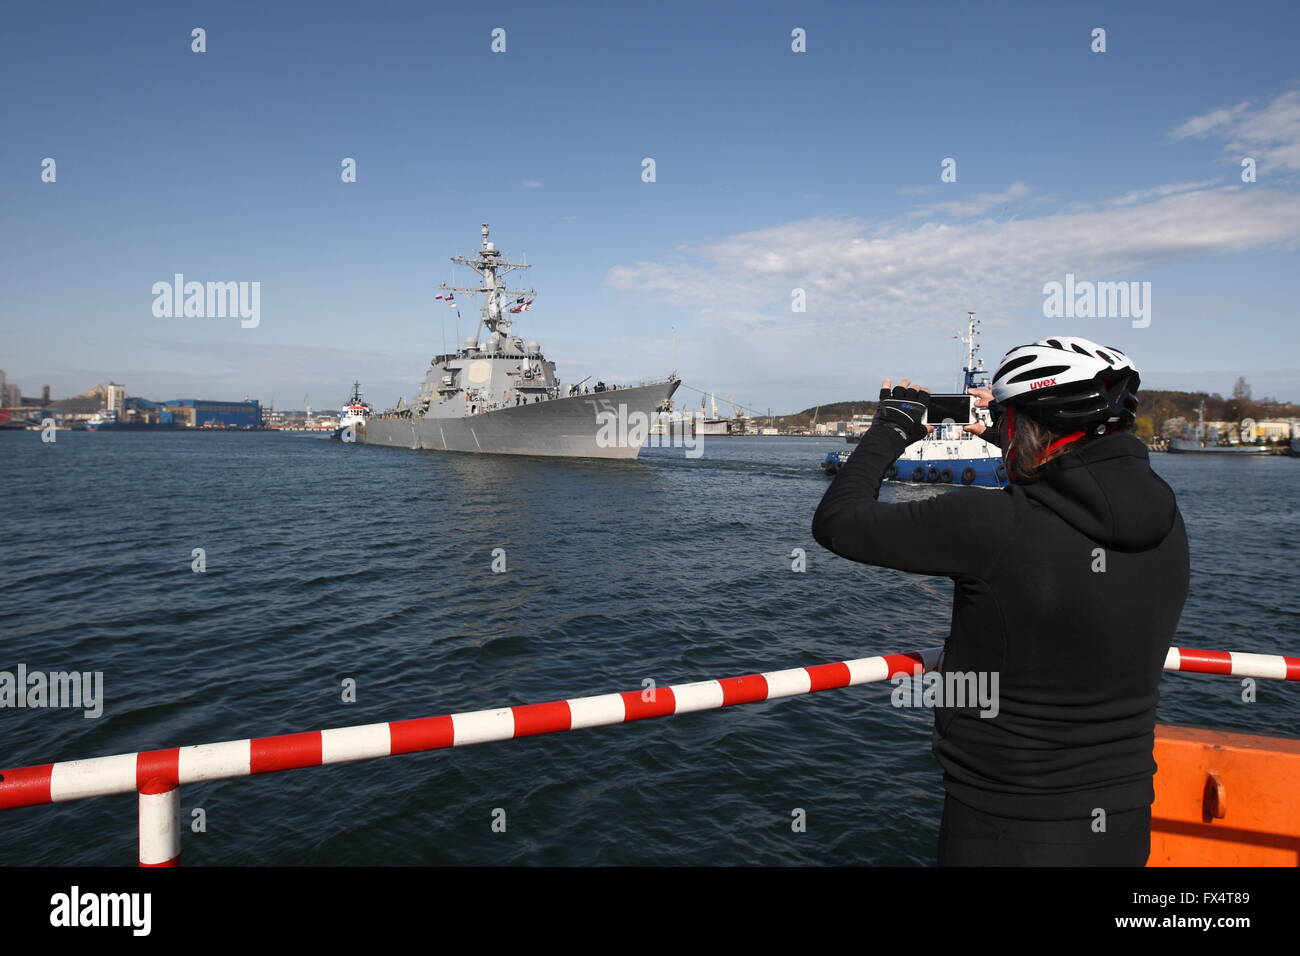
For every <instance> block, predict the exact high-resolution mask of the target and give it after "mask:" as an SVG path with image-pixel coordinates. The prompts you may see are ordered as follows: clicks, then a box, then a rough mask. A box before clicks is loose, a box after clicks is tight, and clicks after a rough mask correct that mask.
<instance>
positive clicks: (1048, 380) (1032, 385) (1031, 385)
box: [1029, 378, 1056, 392]
mask: <svg viewBox="0 0 1300 956" xmlns="http://www.w3.org/2000/svg"><path fill="white" fill-rule="evenodd" d="M1055 384H1056V379H1054V378H1045V379H1043V380H1042V381H1041V382H1030V383H1029V390H1030V391H1031V392H1032V391H1033V390H1034V389H1036V388H1047V386H1049V385H1055Z"/></svg>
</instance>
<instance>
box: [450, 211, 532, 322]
mask: <svg viewBox="0 0 1300 956" xmlns="http://www.w3.org/2000/svg"><path fill="white" fill-rule="evenodd" d="M481 232H482V235H483V243H482V245H480V246H479V251H478V255H477V256H474V257H473V258H470V257H468V256H452V257H451V261H452V262H458V263H460V264H461V265H464V266H469V267H470V268H471V269H473V270H474V271H475V272H477V273H478V274H479V275H480V276H482V277H483V284H482V285H480V286H478V287H471V286H459V285H447V283H445V282H444V283H442V285H441V288H442V289H444V290H446V291H448V292H478V293H482V295H483V305H482V307H481V308H480V309H479V312H480V314H481V316H482V322H483V324H484V325H485V326H487V330H488V334H489V335H493V336H497V337H499V338H504V337H505V336H507V335H509V334H510V318H509V317H508V316H507V315H506V314H505V313H503V312H502V311H501V297H502V296H503V295H514V296H524V297H527V298H529V299H531V298H533V297H535V296H536V295H537V292H536V291H535V290H533V289H507V288H506V284H505V280H504V279H503V278H502V276H504V275H505V274H506V273H507V272H513V271H514V270H515V269H527V268H529V266H528V264H527V263H524V262H507V261H506V260H505V259H504V258H502V256H501V252H500V250H499V249H497V247H496V243H493V242H490V241H488V224H487V223H486V222H485V223H483V228H482V230H481Z"/></svg>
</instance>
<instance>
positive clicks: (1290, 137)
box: [1173, 90, 1300, 173]
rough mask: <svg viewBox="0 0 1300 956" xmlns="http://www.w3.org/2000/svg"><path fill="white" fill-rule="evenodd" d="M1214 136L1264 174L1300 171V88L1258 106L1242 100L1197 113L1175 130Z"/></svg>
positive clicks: (1182, 136) (1183, 135) (1185, 134)
mask: <svg viewBox="0 0 1300 956" xmlns="http://www.w3.org/2000/svg"><path fill="white" fill-rule="evenodd" d="M1210 135H1214V136H1217V137H1219V138H1220V139H1222V140H1224V147H1223V148H1224V151H1225V152H1229V153H1232V154H1234V155H1236V156H1242V157H1244V156H1250V157H1252V158H1254V159H1255V160H1256V161H1257V162H1258V163H1259V167H1260V172H1261V173H1266V172H1268V171H1269V170H1270V169H1276V170H1292V171H1300V90H1291V91H1289V92H1287V93H1283V94H1281V95H1279V96H1277V97H1275V98H1274V99H1273V100H1272V102H1270V103H1267V104H1266V105H1264V106H1261V107H1258V108H1251V106H1250V104H1249V103H1239V104H1237V105H1236V106H1233V107H1231V108H1226V109H1217V110H1211V111H1210V112H1208V113H1206V114H1204V115H1203V116H1194V117H1192V118H1191V119H1189V120H1188V121H1187V122H1185V123H1183V124H1182V125H1181V126H1179V127H1178V128H1176V129H1175V130H1174V131H1173V136H1174V137H1175V138H1176V139H1187V138H1189V137H1203V136H1210Z"/></svg>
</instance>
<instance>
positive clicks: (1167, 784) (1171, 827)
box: [1147, 725, 1300, 866]
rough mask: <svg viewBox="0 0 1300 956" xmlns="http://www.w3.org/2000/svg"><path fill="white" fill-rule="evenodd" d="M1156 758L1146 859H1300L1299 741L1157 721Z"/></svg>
mask: <svg viewBox="0 0 1300 956" xmlns="http://www.w3.org/2000/svg"><path fill="white" fill-rule="evenodd" d="M1155 759H1156V766H1157V768H1158V769H1157V771H1156V777H1155V793H1156V799H1155V803H1154V804H1153V805H1152V807H1151V855H1150V857H1148V859H1147V866H1300V740H1295V739H1291V738H1286V737H1262V736H1256V735H1253V734H1238V733H1229V732H1226V731H1221V730H1209V729H1201V728H1195V727H1174V726H1166V725H1157V726H1156V740H1155ZM1212 775H1213V776H1212ZM1207 781H1208V782H1209V785H1208V787H1207ZM1214 781H1217V784H1218V793H1220V794H1222V805H1221V807H1220V810H1221V812H1222V816H1221V817H1218V818H1216V817H1214V816H1212V808H1213V804H1214V791H1215V783H1214ZM1207 793H1208V795H1207Z"/></svg>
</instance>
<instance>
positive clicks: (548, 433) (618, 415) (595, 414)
mask: <svg viewBox="0 0 1300 956" xmlns="http://www.w3.org/2000/svg"><path fill="white" fill-rule="evenodd" d="M678 384H680V383H679V382H677V381H667V382H658V383H655V384H653V385H639V386H635V387H632V388H620V389H616V390H613V391H604V392H594V393H592V394H587V395H574V396H569V397H564V398H555V399H550V400H548V401H543V402H538V403H535V404H528V405H518V406H512V407H506V408H499V409H495V410H492V411H487V412H482V413H480V414H477V415H463V416H455V417H447V416H436V415H431V414H426V415H425V416H424V417H414V416H410V415H407V416H402V415H385V416H380V417H372V418H370V419H369V420H368V421H367V422H365V424H363V425H358V426H357V436H356V440H357V442H358V443H359V444H366V445H383V446H386V447H390V448H410V449H428V450H431V451H462V452H471V453H474V454H492V455H550V456H561V457H566V458H622V459H628V458H636V457H637V455H639V454H640V453H641V444H642V443H641V441H639V440H636V441H623V442H622V443H620V442H619V441H618V440H614V441H611V440H610V439H611V437H614V436H616V435H618V434H619V432H618V429H617V427H615V426H613V425H612V424H611V419H610V416H614V418H613V422H627V421H629V420H630V421H632V422H636V421H638V420H639V419H641V418H642V417H644V420H646V421H648V422H651V421H654V419H655V416H656V413H657V410H658V409H659V408H660V406H662V405H663V404H664V403H665V402H667V401H668V399H669V398H671V397H672V394H673V392H675V391H676V390H677V386H678ZM602 413H606V414H604V415H602ZM634 413H635V414H634ZM625 432H626V430H625Z"/></svg>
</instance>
